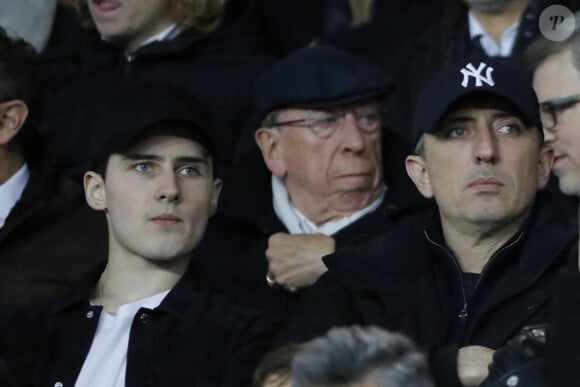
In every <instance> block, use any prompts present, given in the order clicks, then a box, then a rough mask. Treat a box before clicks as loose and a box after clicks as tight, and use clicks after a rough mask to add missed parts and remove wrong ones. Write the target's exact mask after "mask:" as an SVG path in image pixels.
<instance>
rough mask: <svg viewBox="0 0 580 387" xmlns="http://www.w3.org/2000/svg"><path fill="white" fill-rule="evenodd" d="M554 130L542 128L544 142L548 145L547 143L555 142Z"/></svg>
mask: <svg viewBox="0 0 580 387" xmlns="http://www.w3.org/2000/svg"><path fill="white" fill-rule="evenodd" d="M555 129H556V128H554V127H552V128H550V129H546V128H545V127H544V129H543V131H544V142H545V143H549V142H554V141H555V140H556V133H555V132H556V130H555Z"/></svg>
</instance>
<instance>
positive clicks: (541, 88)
mask: <svg viewBox="0 0 580 387" xmlns="http://www.w3.org/2000/svg"><path fill="white" fill-rule="evenodd" d="M579 54H580V13H577V14H576V15H575V30H574V31H573V33H572V34H571V36H570V37H568V38H567V39H565V40H563V41H559V42H555V41H551V40H546V39H536V40H535V41H534V42H533V43H532V44H531V45H530V47H529V49H528V50H527V52H526V56H525V59H526V65H527V66H528V68H529V70H530V71H531V72H532V73H533V85H534V89H535V91H536V93H537V95H538V99H539V101H540V112H541V117H542V123H543V127H544V138H545V142H546V144H549V145H550V146H551V147H552V148H553V149H554V164H553V166H552V170H553V171H554V173H555V174H556V175H557V176H558V179H559V185H560V190H561V191H562V192H563V193H565V194H567V195H571V196H572V197H574V198H578V197H580V103H579V102H580V56H579ZM574 215H576V213H574ZM569 261H570V262H571V264H570V265H567V267H566V268H565V269H563V270H562V271H561V273H560V275H559V282H558V287H557V288H556V291H555V296H554V299H555V302H554V307H553V310H554V312H553V314H552V317H551V319H550V321H549V323H548V324H547V327H545V326H540V327H536V326H533V327H526V328H525V329H524V330H523V331H522V334H521V335H520V337H518V338H517V339H516V340H512V341H511V342H510V343H509V344H507V345H506V346H505V348H504V349H503V350H502V351H498V352H497V354H496V355H495V356H494V364H493V365H492V367H491V368H490V377H489V380H488V381H486V383H487V384H485V386H495V385H497V384H493V383H497V381H500V380H507V379H508V378H510V377H511V378H512V379H513V378H514V377H517V378H518V380H519V381H521V382H522V383H521V385H526V386H527V385H533V386H570V387H572V386H578V384H579V383H580V368H579V367H578V359H580V340H579V335H578V327H579V326H580V313H579V311H580V272H579V264H580V259H579V255H578V249H577V248H575V249H572V250H571V251H570V252H569ZM532 383H533V384H532Z"/></svg>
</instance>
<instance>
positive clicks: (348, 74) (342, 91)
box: [254, 45, 393, 120]
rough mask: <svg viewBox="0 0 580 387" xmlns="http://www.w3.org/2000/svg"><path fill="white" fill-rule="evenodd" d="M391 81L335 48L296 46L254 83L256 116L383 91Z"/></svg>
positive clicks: (332, 103)
mask: <svg viewBox="0 0 580 387" xmlns="http://www.w3.org/2000/svg"><path fill="white" fill-rule="evenodd" d="M392 85H393V84H392V82H391V81H389V80H388V79H387V77H386V76H385V75H384V74H383V73H382V72H381V70H379V69H378V68H377V67H375V66H374V65H372V64H371V63H369V62H367V61H366V60H364V59H362V58H360V57H358V56H356V55H354V54H352V53H350V52H348V51H345V50H342V49H339V48H335V47H330V46H324V45H320V46H314V47H307V48H302V49H300V50H297V51H296V52H294V53H292V54H290V55H288V56H287V57H285V58H284V59H282V60H281V61H280V62H278V63H276V64H275V65H274V66H273V67H271V68H270V69H268V70H266V71H265V72H264V73H263V74H262V75H261V76H260V77H259V78H258V80H257V81H256V83H255V85H254V109H255V115H256V116H257V117H256V118H258V119H259V120H262V119H263V118H264V116H265V115H266V114H267V113H269V112H271V111H274V110H277V109H282V108H289V107H297V108H301V107H303V108H328V107H334V106H340V105H343V104H347V103H350V102H356V101H360V100H363V99H367V98H372V97H381V96H385V95H387V94H388V93H389V92H390V91H391V90H392Z"/></svg>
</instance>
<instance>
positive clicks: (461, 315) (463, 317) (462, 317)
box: [423, 230, 524, 325]
mask: <svg viewBox="0 0 580 387" xmlns="http://www.w3.org/2000/svg"><path fill="white" fill-rule="evenodd" d="M423 234H424V235H425V238H427V240H428V241H429V242H430V243H431V244H433V245H435V246H437V247H439V248H441V249H442V250H443V251H444V252H445V253H446V254H447V255H448V256H449V257H450V258H451V261H452V262H453V264H454V266H455V269H456V270H457V274H458V276H459V282H460V283H461V295H462V299H463V308H462V309H461V310H460V311H459V313H458V314H457V317H459V319H460V320H461V323H462V324H463V325H465V322H466V320H467V316H469V311H468V310H467V309H468V306H469V305H468V303H467V296H466V295H465V283H464V281H463V276H462V273H463V272H462V271H461V267H459V263H458V262H457V259H456V258H455V256H454V255H453V253H451V251H449V249H448V248H447V247H445V246H442V245H440V244H439V243H437V242H435V241H434V240H432V239H431V238H430V237H429V234H428V233H427V230H423ZM523 235H524V233H523V232H520V235H518V237H517V238H516V239H515V240H514V241H513V242H511V243H509V244H507V245H505V246H503V247H502V248H501V249H499V250H498V251H496V252H495V253H494V254H493V255H492V256H491V258H489V260H488V261H487V263H486V264H485V266H484V267H483V270H482V271H481V273H480V275H479V278H478V279H477V281H476V282H475V286H474V287H473V293H475V291H476V290H477V287H478V286H479V283H480V282H481V278H482V277H483V274H484V273H485V271H486V268H487V267H488V265H489V263H490V262H491V261H492V260H493V259H494V258H495V257H497V256H498V255H500V254H501V253H502V252H504V251H505V250H507V249H509V248H510V247H512V246H513V245H515V244H516V243H518V242H519V240H520V239H521V238H522V236H523Z"/></svg>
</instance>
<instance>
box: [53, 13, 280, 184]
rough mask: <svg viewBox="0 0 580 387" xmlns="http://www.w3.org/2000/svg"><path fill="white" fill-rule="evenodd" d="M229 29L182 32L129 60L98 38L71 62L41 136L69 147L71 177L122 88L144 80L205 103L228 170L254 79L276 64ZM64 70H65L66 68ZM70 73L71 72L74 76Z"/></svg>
mask: <svg viewBox="0 0 580 387" xmlns="http://www.w3.org/2000/svg"><path fill="white" fill-rule="evenodd" d="M236 28H237V25H236V24H233V25H228V26H226V27H224V28H220V29H218V30H216V31H214V32H212V33H210V34H206V35H199V34H196V33H195V32H193V31H185V32H183V33H181V34H180V35H178V36H177V37H175V38H174V39H172V40H168V41H162V42H153V43H150V44H147V45H145V46H143V47H140V48H139V49H137V50H136V51H135V52H134V53H132V54H131V55H130V56H126V55H125V53H124V52H123V50H122V49H120V48H118V47H116V46H113V45H112V44H108V43H106V42H104V41H101V40H100V38H99V37H98V36H94V41H92V44H91V45H90V47H89V48H88V49H87V50H85V51H83V52H80V53H79V54H78V56H77V57H75V58H70V59H69V60H68V62H69V63H76V65H75V66H72V65H69V68H68V69H66V72H67V74H65V75H63V74H59V75H58V76H55V77H58V78H63V79H59V81H58V82H57V83H58V84H57V85H56V86H55V90H54V92H53V95H52V96H51V98H50V99H49V101H48V105H47V108H46V111H45V114H44V119H43V123H42V129H43V130H44V131H47V132H50V133H54V134H56V135H57V136H58V137H59V138H61V139H62V140H63V141H64V142H65V144H66V145H67V146H68V147H69V151H70V152H71V154H72V159H73V172H77V173H78V172H81V171H82V168H81V167H82V166H83V162H84V161H86V154H87V147H88V144H89V143H90V140H91V125H92V123H93V122H94V121H95V119H96V117H98V115H99V114H101V111H102V109H103V105H104V102H105V101H107V100H108V98H109V97H110V96H111V95H113V94H114V93H115V92H116V91H119V90H120V89H122V88H123V87H124V86H128V85H130V84H134V83H138V82H143V81H161V82H168V83H172V84H176V85H178V86H180V87H182V88H184V89H185V90H187V91H189V92H190V93H191V94H192V95H193V96H195V97H196V98H197V99H199V100H200V101H201V102H202V103H204V104H205V105H206V106H207V108H208V110H209V112H210V118H211V122H212V124H213V126H214V128H215V130H217V131H218V132H219V136H216V137H217V138H220V139H221V142H220V143H219V144H216V147H217V148H218V150H219V151H220V153H221V155H222V157H223V159H224V163H228V161H229V159H230V158H231V155H232V153H233V147H234V143H235V141H236V138H237V135H238V131H239V130H240V126H241V125H242V123H243V122H244V120H245V119H246V116H247V115H248V112H249V109H250V108H251V95H252V94H251V92H252V87H253V82H254V80H255V78H256V77H257V76H258V75H259V74H260V73H261V72H262V71H263V70H264V69H265V68H266V67H268V66H269V65H270V64H271V63H272V60H271V59H270V58H269V57H268V56H266V55H264V54H263V53H262V51H261V47H260V46H259V44H257V43H256V42H255V41H254V40H253V39H252V37H251V36H249V35H244V34H240V35H238V34H237V32H238V31H237V29H236ZM62 67H64V66H62ZM71 68H72V69H71Z"/></svg>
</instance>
